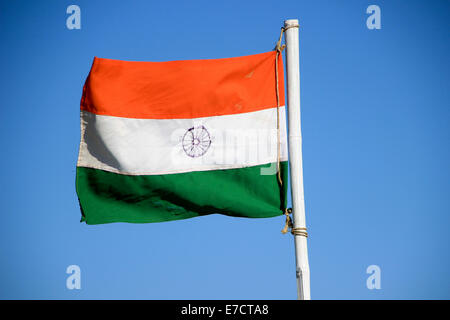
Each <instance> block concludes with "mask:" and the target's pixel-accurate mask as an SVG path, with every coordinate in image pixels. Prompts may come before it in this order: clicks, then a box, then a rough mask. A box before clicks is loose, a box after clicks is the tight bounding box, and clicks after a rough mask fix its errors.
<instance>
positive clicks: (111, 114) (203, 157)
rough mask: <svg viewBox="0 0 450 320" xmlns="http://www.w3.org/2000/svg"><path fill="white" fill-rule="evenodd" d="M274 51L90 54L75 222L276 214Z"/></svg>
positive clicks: (281, 188) (280, 192) (280, 199)
mask: <svg viewBox="0 0 450 320" xmlns="http://www.w3.org/2000/svg"><path fill="white" fill-rule="evenodd" d="M276 54H277V53H276V51H271V52H266V53H261V54H255V55H250V56H244V57H236V58H225V59H211V60H186V61H169V62H131V61H120V60H111V59H102V58H97V57H96V58H94V62H93V65H92V68H91V71H90V73H89V76H88V78H87V80H86V83H85V85H84V88H83V95H82V98H81V112H80V117H81V142H80V147H79V156H78V163H77V172H76V191H77V194H78V199H79V202H80V207H81V212H82V219H81V221H84V222H86V223H87V224H103V223H111V222H130V223H146V222H162V221H170V220H178V219H186V218H191V217H195V216H200V215H207V214H212V213H220V214H225V215H228V216H236V217H247V218H265V217H273V216H277V215H282V214H283V213H284V209H285V208H286V189H287V187H286V185H287V142H286V141H287V139H286V118H285V107H284V105H285V103H284V101H285V97H284V76H283V62H282V59H281V58H279V59H278V73H279V74H278V79H279V84H278V86H279V92H280V96H279V101H277V97H276V71H275V63H276ZM278 104H279V108H277V106H278ZM277 115H278V116H279V125H278V124H277ZM277 128H279V133H280V137H279V139H278V136H277ZM278 143H279V145H278ZM278 147H280V149H279V151H278ZM278 159H279V160H280V162H279V169H280V173H281V177H282V181H283V182H284V183H283V184H282V185H281V184H280V183H279V182H278V179H277V161H278Z"/></svg>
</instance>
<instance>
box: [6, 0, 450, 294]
mask: <svg viewBox="0 0 450 320" xmlns="http://www.w3.org/2000/svg"><path fill="white" fill-rule="evenodd" d="M71 4H77V5H79V6H80V8H81V30H68V29H67V28H66V19H67V17H68V14H66V8H67V7H68V6H69V5H71ZM370 4H377V5H379V6H380V8H381V24H382V29H381V30H368V29H367V27H366V18H367V17H368V15H367V14H366V13H365V11H366V8H367V7H368V6H369V5H370ZM288 18H298V19H299V20H300V24H301V26H302V27H301V29H300V59H301V103H302V131H303V153H304V185H305V201H306V214H307V225H308V228H309V232H310V237H309V258H310V267H311V294H312V297H313V298H315V299H400V298H405V299H410V298H411V299H434V298H446V299H449V298H450V256H449V255H450V236H449V225H450V174H449V173H450V168H449V165H450V152H449V142H450V103H449V101H450V94H449V93H450V90H449V84H450V72H449V71H450V69H449V66H450V60H449V59H450V58H449V52H450V41H449V39H450V37H449V36H450V2H449V1H378V0H374V1H300V0H294V1H290V0H284V1H282V2H280V1H261V0H259V1H254V2H250V1H241V0H240V1H234V0H229V1H211V0H208V1H201V2H200V1H184V2H181V1H40V2H37V1H4V0H2V1H1V2H0V41H1V50H0V70H1V71H0V90H1V91H0V92H1V97H2V98H1V108H0V119H1V125H0V142H1V147H2V152H1V157H0V166H1V168H2V174H1V179H0V190H1V193H0V200H1V204H2V210H1V215H2V220H1V224H0V240H1V241H0V261H1V263H0V298H3V299H5V298H6V299H10V298H19V299H23V298H27V299H48V298H56V299H91V298H101V299H109V298H123V299H129V298H133V299H134V298H135V299H295V298H296V283H295V262H294V246H293V239H292V237H291V236H290V235H284V236H283V235H282V234H281V233H280V230H281V229H282V227H283V225H284V218H283V217H281V216H280V217H276V218H270V219H259V220H251V219H240V218H230V217H226V216H220V215H211V216H206V217H200V218H194V219H189V220H183V221H175V222H167V223H156V224H141V225H135V224H124V223H117V224H108V225H100V226H87V225H85V224H81V223H80V222H79V220H80V212H79V208H78V202H77V197H76V193H75V166H76V160H77V153H78V144H79V138H80V124H79V102H80V97H81V90H82V86H83V83H84V81H85V78H86V76H87V74H88V72H89V69H90V66H91V63H92V59H93V57H94V56H99V57H104V58H112V59H123V60H141V61H146V60H147V61H165V60H180V59H201V58H222V57H233V56H241V55H248V54H253V53H260V52H265V51H269V50H271V49H272V48H273V46H274V44H275V42H276V40H277V37H278V35H279V31H280V27H281V26H282V24H283V21H284V20H285V19H288ZM71 264H76V265H79V266H80V268H81V282H82V283H81V285H82V288H81V290H68V289H66V278H67V276H68V275H67V274H66V268H67V266H69V265H71ZM372 264H376V265H379V266H380V267H381V272H382V273H381V287H382V288H381V290H368V289H367V288H366V278H367V277H368V275H367V274H366V268H367V267H368V266H369V265H372Z"/></svg>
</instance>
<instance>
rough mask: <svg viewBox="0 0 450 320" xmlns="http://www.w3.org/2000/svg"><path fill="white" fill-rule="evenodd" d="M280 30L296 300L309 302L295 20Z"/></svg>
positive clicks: (287, 21) (296, 21) (296, 22)
mask: <svg viewBox="0 0 450 320" xmlns="http://www.w3.org/2000/svg"><path fill="white" fill-rule="evenodd" d="M284 28H285V41H286V73H287V101H288V122H289V163H290V171H291V194H292V215H293V220H294V221H293V229H292V231H293V232H292V233H293V234H294V242H295V260H296V276H297V295H298V299H299V300H310V299H311V294H310V282H309V281H310V280H309V263H308V247H307V239H306V237H307V233H306V221H305V200H304V196H303V163H302V161H303V160H302V134H301V121H300V65H299V43H298V29H299V28H298V20H297V19H291V20H286V21H285V22H284Z"/></svg>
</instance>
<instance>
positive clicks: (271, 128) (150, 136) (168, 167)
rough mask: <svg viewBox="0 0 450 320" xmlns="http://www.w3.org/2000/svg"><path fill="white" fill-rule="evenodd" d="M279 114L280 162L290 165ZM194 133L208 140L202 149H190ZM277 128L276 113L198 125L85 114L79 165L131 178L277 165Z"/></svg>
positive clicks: (198, 122) (210, 120) (208, 119)
mask: <svg viewBox="0 0 450 320" xmlns="http://www.w3.org/2000/svg"><path fill="white" fill-rule="evenodd" d="M279 111H280V136H281V157H280V159H281V161H285V160H287V145H286V141H287V140H286V118H285V108H284V107H280V108H279ZM202 126H203V127H202ZM192 127H195V128H197V129H195V130H191V132H193V131H195V134H198V137H199V138H200V139H202V140H204V142H203V144H202V145H201V146H199V145H195V146H192V144H189V143H191V141H192V135H191V133H189V132H187V131H188V130H189V129H190V128H192ZM276 127H277V109H276V108H271V109H266V110H261V111H255V112H248V113H241V114H235V115H226V116H214V117H203V118H197V119H131V118H120V117H112V116H102V115H95V114H93V113H90V112H87V111H81V143H80V152H79V157H78V164H77V165H78V166H80V167H89V168H95V169H101V170H106V171H110V172H115V173H121V174H128V175H154V174H170V173H181V172H191V171H206V170H219V169H231V168H242V167H249V166H255V165H261V164H267V163H273V162H276V161H277V133H276ZM208 135H209V138H208ZM208 141H210V143H208ZM194 143H197V141H194ZM208 144H209V147H208ZM183 145H184V146H185V149H186V150H185V149H184V148H183ZM204 150H206V152H205V151H204ZM203 152H204V154H203V155H201V154H202V153H203Z"/></svg>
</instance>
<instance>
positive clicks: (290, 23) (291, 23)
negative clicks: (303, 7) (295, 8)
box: [284, 19, 298, 27]
mask: <svg viewBox="0 0 450 320" xmlns="http://www.w3.org/2000/svg"><path fill="white" fill-rule="evenodd" d="M284 26H285V27H290V26H298V20H297V19H289V20H285V21H284Z"/></svg>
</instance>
